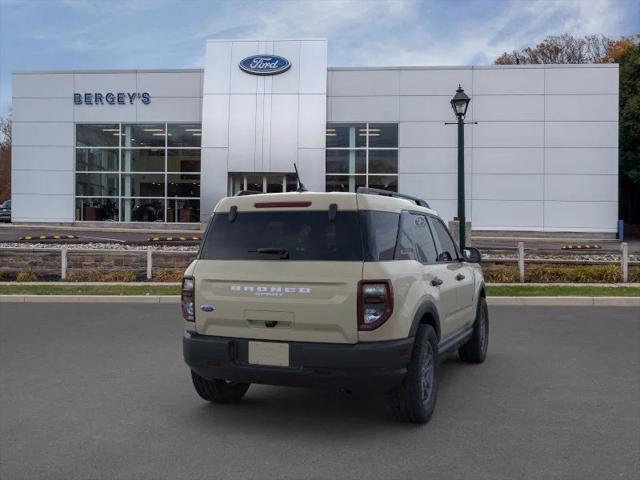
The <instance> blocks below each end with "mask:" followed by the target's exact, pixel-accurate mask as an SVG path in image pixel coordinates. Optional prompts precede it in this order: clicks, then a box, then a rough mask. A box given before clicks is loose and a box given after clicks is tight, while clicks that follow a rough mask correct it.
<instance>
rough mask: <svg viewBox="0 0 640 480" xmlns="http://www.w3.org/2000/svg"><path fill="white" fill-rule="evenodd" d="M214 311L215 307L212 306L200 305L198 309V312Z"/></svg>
mask: <svg viewBox="0 0 640 480" xmlns="http://www.w3.org/2000/svg"><path fill="white" fill-rule="evenodd" d="M215 309H216V307H214V306H213V305H202V306H201V307H200V310H202V311H203V312H213V311H214V310H215Z"/></svg>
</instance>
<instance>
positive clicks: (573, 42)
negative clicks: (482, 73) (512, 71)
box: [495, 33, 611, 65]
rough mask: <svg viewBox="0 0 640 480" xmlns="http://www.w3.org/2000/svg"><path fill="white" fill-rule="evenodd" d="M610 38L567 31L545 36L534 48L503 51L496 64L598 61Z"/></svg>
mask: <svg viewBox="0 0 640 480" xmlns="http://www.w3.org/2000/svg"><path fill="white" fill-rule="evenodd" d="M610 43H611V40H610V39H609V38H607V37H605V36H604V35H587V36H586V37H583V38H577V37H574V36H572V35H569V34H568V33H565V34H563V35H552V36H549V37H546V38H545V39H544V40H543V41H542V42H541V43H539V44H538V45H536V46H535V47H534V48H531V47H527V48H523V49H522V50H514V51H513V52H511V53H508V52H505V53H503V54H502V55H500V56H499V57H498V58H497V59H496V61H495V64H496V65H517V64H527V63H598V62H600V61H601V60H602V59H603V58H604V57H605V55H606V53H607V50H608V48H609V44H610Z"/></svg>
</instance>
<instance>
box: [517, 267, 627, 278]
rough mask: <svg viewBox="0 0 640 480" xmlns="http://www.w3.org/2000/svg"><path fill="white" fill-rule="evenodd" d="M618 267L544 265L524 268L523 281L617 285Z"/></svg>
mask: <svg viewBox="0 0 640 480" xmlns="http://www.w3.org/2000/svg"><path fill="white" fill-rule="evenodd" d="M620 275H621V273H620V267H619V266H618V265H544V264H529V265H526V266H525V281H526V282H532V283H563V282H567V283H617V282H619V281H620V278H621V277H620Z"/></svg>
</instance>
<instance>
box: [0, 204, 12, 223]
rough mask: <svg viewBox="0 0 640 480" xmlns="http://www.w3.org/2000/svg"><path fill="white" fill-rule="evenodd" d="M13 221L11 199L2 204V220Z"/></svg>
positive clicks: (0, 208) (0, 219)
mask: <svg viewBox="0 0 640 480" xmlns="http://www.w3.org/2000/svg"><path fill="white" fill-rule="evenodd" d="M10 221H11V200H5V201H4V202H2V203H1V204H0V222H10Z"/></svg>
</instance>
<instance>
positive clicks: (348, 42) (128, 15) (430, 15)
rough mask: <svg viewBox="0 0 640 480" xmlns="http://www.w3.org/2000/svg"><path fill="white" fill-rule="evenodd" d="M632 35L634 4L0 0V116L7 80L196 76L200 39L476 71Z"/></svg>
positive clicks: (343, 61)
mask: <svg viewBox="0 0 640 480" xmlns="http://www.w3.org/2000/svg"><path fill="white" fill-rule="evenodd" d="M638 32H640V2H639V1H638V0H317V1H316V0H301V1H293V0H281V1H251V0H221V1H216V0H209V1H206V0H182V1H176V0H126V1H120V0H0V115H2V116H6V115H7V114H8V113H9V111H10V108H11V73H12V72H15V71H32V70H87V69H113V68H132V69H135V68H141V69H142V68H202V67H203V65H204V61H203V59H204V50H205V43H206V39H208V38H267V39H277V38H327V39H328V40H329V65H330V66H375V65H387V66H389V65H402V66H405V65H470V64H473V65H482V64H489V63H492V62H493V60H494V59H495V58H496V57H497V56H498V55H500V54H501V53H503V52H505V51H511V50H514V49H519V48H522V47H526V46H532V45H535V44H536V43H538V42H540V41H541V40H542V39H543V38H544V37H545V36H547V35H556V34H561V33H571V34H574V35H588V34H604V35H607V36H610V37H612V38H617V37H621V36H625V35H631V34H634V33H638Z"/></svg>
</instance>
